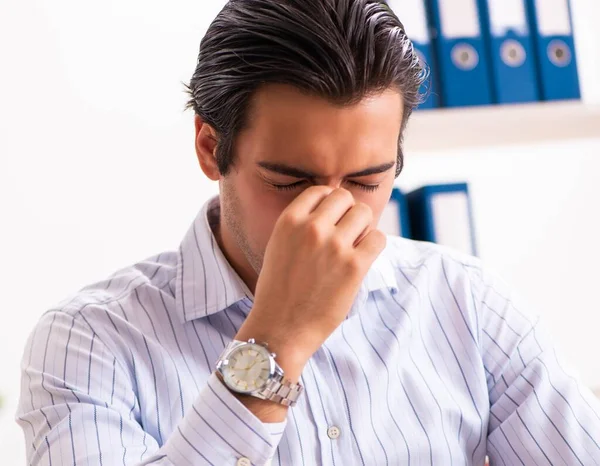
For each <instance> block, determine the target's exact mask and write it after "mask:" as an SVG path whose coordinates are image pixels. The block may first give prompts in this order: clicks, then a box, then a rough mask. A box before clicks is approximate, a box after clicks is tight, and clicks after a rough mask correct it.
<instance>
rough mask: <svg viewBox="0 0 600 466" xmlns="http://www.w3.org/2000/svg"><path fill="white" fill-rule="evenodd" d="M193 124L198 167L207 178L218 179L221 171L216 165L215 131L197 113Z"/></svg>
mask: <svg viewBox="0 0 600 466" xmlns="http://www.w3.org/2000/svg"><path fill="white" fill-rule="evenodd" d="M194 126H195V128H196V155H197V157H198V162H199V163H200V168H202V171H203V172H204V174H205V175H206V176H207V177H208V178H209V179H211V180H213V181H219V180H220V179H221V173H220V172H219V167H218V165H217V141H218V135H217V132H216V130H215V129H214V128H213V127H212V126H210V125H209V124H208V123H205V122H204V121H203V120H202V118H200V117H199V116H198V115H196V116H195V117H194Z"/></svg>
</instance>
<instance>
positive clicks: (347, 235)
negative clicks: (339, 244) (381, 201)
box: [336, 203, 373, 245]
mask: <svg viewBox="0 0 600 466" xmlns="http://www.w3.org/2000/svg"><path fill="white" fill-rule="evenodd" d="M372 221H373V211H372V210H371V208H370V207H369V206H368V205H366V204H363V203H358V204H356V205H354V206H353V207H352V208H351V209H350V210H348V212H347V213H346V215H344V217H343V218H342V219H341V220H340V221H339V223H338V224H337V227H336V234H338V235H341V237H342V238H343V241H344V242H346V243H349V244H352V245H354V244H355V243H356V242H357V240H358V239H359V238H361V236H362V235H363V234H364V233H365V231H366V230H368V228H369V226H370V225H371V222H372Z"/></svg>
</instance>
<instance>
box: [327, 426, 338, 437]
mask: <svg viewBox="0 0 600 466" xmlns="http://www.w3.org/2000/svg"><path fill="white" fill-rule="evenodd" d="M340 433H341V432H340V428H339V427H336V426H331V427H330V428H329V429H327V436H328V437H329V438H330V439H332V440H335V439H336V438H338V437H339V436H340Z"/></svg>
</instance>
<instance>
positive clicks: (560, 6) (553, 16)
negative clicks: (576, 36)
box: [535, 0, 571, 37]
mask: <svg viewBox="0 0 600 466" xmlns="http://www.w3.org/2000/svg"><path fill="white" fill-rule="evenodd" d="M535 10H536V14H537V23H538V30H539V32H540V35H542V36H544V37H549V36H570V35H571V17H570V14H569V0H535Z"/></svg>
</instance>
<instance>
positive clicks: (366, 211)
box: [355, 202, 373, 223]
mask: <svg viewBox="0 0 600 466" xmlns="http://www.w3.org/2000/svg"><path fill="white" fill-rule="evenodd" d="M355 208H356V209H358V211H359V212H360V214H361V215H362V216H363V217H364V218H368V219H369V223H370V222H371V221H372V220H373V210H372V209H371V207H369V206H368V205H367V204H365V203H364V202H359V203H358V204H356V206H355Z"/></svg>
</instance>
